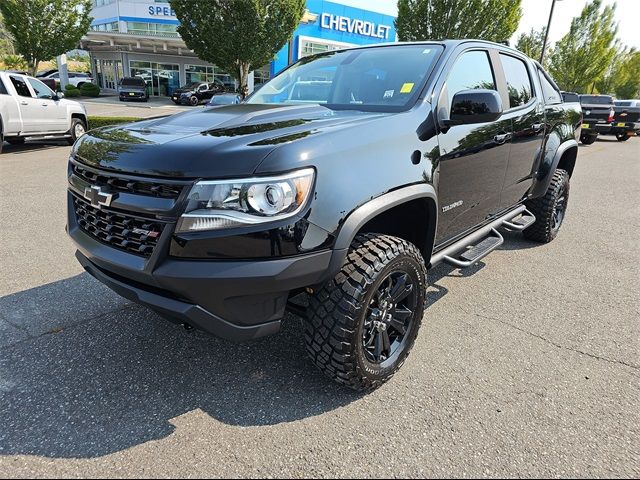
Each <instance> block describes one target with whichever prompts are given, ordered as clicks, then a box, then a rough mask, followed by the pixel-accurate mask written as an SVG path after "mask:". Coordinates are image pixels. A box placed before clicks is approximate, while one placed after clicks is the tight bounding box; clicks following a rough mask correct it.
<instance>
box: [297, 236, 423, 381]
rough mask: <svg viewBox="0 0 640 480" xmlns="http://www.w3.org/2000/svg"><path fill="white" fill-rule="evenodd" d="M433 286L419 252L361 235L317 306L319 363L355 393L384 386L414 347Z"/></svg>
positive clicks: (314, 331) (311, 327)
mask: <svg viewBox="0 0 640 480" xmlns="http://www.w3.org/2000/svg"><path fill="white" fill-rule="evenodd" d="M426 283H427V271H426V265H425V263H424V260H423V258H422V255H421V254H420V252H419V251H418V249H417V248H416V247H415V246H414V245H412V244H411V243H409V242H407V241H405V240H402V239H400V238H396V237H391V236H388V235H380V234H365V235H358V236H357V237H356V239H355V240H354V241H353V243H352V244H351V248H350V249H349V253H348V255H347V258H346V260H345V262H344V265H343V266H342V269H341V270H340V272H338V274H337V275H336V276H335V278H333V279H332V280H330V281H328V282H327V283H325V284H324V285H323V286H322V287H321V288H320V289H319V290H318V291H317V292H316V293H315V294H313V295H312V296H311V297H310V299H309V306H308V308H307V319H306V321H305V323H304V330H305V343H306V347H307V352H308V354H309V356H310V358H311V360H312V361H313V363H314V364H315V365H316V366H317V367H318V368H319V369H320V370H321V371H322V372H323V373H324V374H325V375H327V376H328V377H329V378H331V379H333V380H334V381H336V382H338V383H341V384H343V385H346V386H348V387H351V388H352V389H354V390H357V391H371V390H374V389H376V388H378V387H379V386H381V385H382V384H383V383H384V382H386V381H387V380H389V379H390V378H391V377H392V376H393V374H394V373H395V372H396V371H397V370H398V369H399V368H400V367H401V366H402V364H403V363H404V361H405V359H406V357H407V355H408V354H409V351H410V350H411V347H413V344H414V342H415V339H416V336H417V334H418V330H419V328H420V323H421V321H422V316H423V315H424V308H425V298H426V295H425V291H426Z"/></svg>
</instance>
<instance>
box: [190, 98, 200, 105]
mask: <svg viewBox="0 0 640 480" xmlns="http://www.w3.org/2000/svg"><path fill="white" fill-rule="evenodd" d="M199 103H200V100H198V97H196V96H194V95H192V96H191V97H189V105H191V106H192V107H195V106H197V105H198V104H199Z"/></svg>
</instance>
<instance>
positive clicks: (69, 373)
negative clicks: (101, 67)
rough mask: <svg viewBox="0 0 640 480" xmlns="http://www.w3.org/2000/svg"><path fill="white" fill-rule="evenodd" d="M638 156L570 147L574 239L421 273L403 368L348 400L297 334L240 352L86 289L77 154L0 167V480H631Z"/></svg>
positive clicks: (638, 394)
mask: <svg viewBox="0 0 640 480" xmlns="http://www.w3.org/2000/svg"><path fill="white" fill-rule="evenodd" d="M639 147H640V139H637V138H634V139H631V140H630V141H628V142H626V143H618V142H615V141H609V140H605V141H599V142H597V143H595V144H594V145H592V146H589V147H581V148H580V155H579V159H578V166H577V167H576V172H575V175H574V178H573V179H572V189H571V200H570V206H569V210H568V217H567V219H566V224H565V225H564V227H563V230H562V232H561V233H560V235H559V237H558V238H557V239H556V240H555V241H554V242H553V243H551V244H549V245H546V246H541V245H537V244H533V243H530V242H527V241H525V240H523V239H522V238H521V237H520V236H518V235H515V234H513V235H508V236H507V237H506V239H507V241H506V243H505V244H504V245H503V246H502V248H501V249H500V250H498V251H496V252H494V253H492V254H491V255H490V256H489V257H487V258H486V259H485V260H484V262H482V263H480V264H479V265H478V266H476V267H474V268H471V269H468V270H464V271H459V270H454V269H451V268H449V267H446V266H443V267H439V268H437V269H435V270H434V271H432V272H431V275H430V283H431V286H430V287H429V307H428V309H427V312H426V317H425V321H424V322H423V327H422V330H421V332H420V335H419V338H418V340H417V343H416V346H415V348H414V350H413V351H412V353H411V356H410V357H409V360H408V361H407V363H406V364H405V365H404V367H403V369H402V370H401V371H400V372H399V373H398V375H397V376H396V377H394V379H393V380H392V381H391V382H390V383H388V384H387V385H385V386H384V387H383V388H381V389H380V390H378V391H376V392H374V393H372V394H370V395H366V396H363V395H358V394H355V393H352V392H350V391H347V390H344V389H343V388H341V387H339V386H336V385H334V384H333V383H331V382H330V381H328V380H325V379H324V378H323V377H322V376H321V375H320V374H318V373H317V372H316V371H315V370H314V368H313V367H312V366H311V365H310V363H309V362H308V361H307V360H306V358H305V352H304V349H303V346H302V343H303V342H302V335H301V333H300V328H299V322H300V320H299V319H298V318H297V317H294V316H290V317H288V319H287V321H286V324H285V327H284V331H283V332H282V333H281V334H279V335H277V336H274V337H272V338H267V339H263V340H260V341H255V342H252V343H248V344H241V345H236V344H232V343H229V342H225V341H222V340H219V339H216V338H214V337H211V336H207V335H205V334H201V333H197V332H195V333H187V332H184V331H183V330H181V329H180V328H179V327H176V326H173V325H171V324H169V323H166V322H164V321H162V320H160V319H159V318H158V317H157V316H156V315H154V314H153V313H151V312H149V311H148V310H146V309H144V308H142V307H139V306H136V305H133V304H131V303H129V302H128V301H126V300H124V299H122V298H120V297H118V296H117V295H115V294H113V293H112V292H110V291H109V290H108V289H106V288H105V287H103V286H102V285H100V284H99V283H98V282H96V281H95V280H93V279H92V278H90V277H89V276H87V275H86V274H84V273H82V271H81V269H80V267H79V266H78V264H77V263H76V261H75V259H74V257H73V252H74V249H73V247H72V246H71V243H70V241H69V240H68V239H67V237H66V235H65V233H64V223H65V221H64V217H65V212H64V204H65V181H66V179H65V161H66V157H67V155H68V152H69V148H68V147H62V146H55V145H51V146H24V147H9V146H7V147H6V150H5V153H3V154H2V155H1V156H0V218H1V220H2V221H1V224H0V225H1V226H0V228H1V238H2V242H0V265H2V267H1V281H0V296H1V298H0V476H2V477H6V476H12V477H16V476H23V477H32V476H36V477H43V476H65V477H66V476H69V477H86V476H89V477H95V476H116V477H121V476H140V477H149V476H151V477H155V476H159V477H166V476H187V477H191V476H216V477H221V476H275V477H280V476H284V477H299V476H341V477H351V476H368V477H396V476H443V477H444V476H469V477H471V476H473V477H476V476H519V477H520V476H539V477H542V476H553V477H556V476H600V477H602V476H626V477H632V476H634V477H638V476H640V457H639V447H638V445H639V444H638V439H639V438H640V400H639V399H640V388H639V387H640V382H639V378H640V375H639V367H640V356H639V346H640V324H639V322H638V319H639V318H640V299H639V294H638V279H639V267H638V265H639V264H640V253H639V252H640V244H639V242H638V231H639V228H640V215H639V207H638V199H639V198H640V167H639V160H638V159H639V158H640V148H639Z"/></svg>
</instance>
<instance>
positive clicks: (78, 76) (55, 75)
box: [38, 70, 93, 88]
mask: <svg viewBox="0 0 640 480" xmlns="http://www.w3.org/2000/svg"><path fill="white" fill-rule="evenodd" d="M67 76H68V77H69V83H70V84H71V85H73V86H74V87H77V88H80V87H81V86H82V84H84V83H93V77H92V76H91V75H90V74H88V73H79V72H69V73H68V74H67ZM45 78H52V79H54V80H55V81H56V83H57V84H58V85H60V72H59V71H57V70H56V71H55V72H52V73H49V74H47V75H43V76H40V77H38V79H39V80H43V79H45Z"/></svg>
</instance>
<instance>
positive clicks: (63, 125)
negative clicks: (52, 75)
mask: <svg viewBox="0 0 640 480" xmlns="http://www.w3.org/2000/svg"><path fill="white" fill-rule="evenodd" d="M62 97H63V95H62V94H60V93H55V92H54V91H53V90H51V89H50V88H49V87H47V86H46V85H45V84H44V83H42V82H41V81H40V80H38V79H36V78H33V77H29V76H27V75H21V74H18V73H12V72H2V71H0V153H1V152H2V144H3V142H4V141H7V142H9V143H10V144H12V145H17V144H21V143H24V141H25V139H26V138H31V139H42V138H54V137H56V138H66V139H67V140H68V142H69V144H70V145H71V144H73V142H75V141H76V139H77V138H78V137H80V136H81V135H83V134H84V133H85V132H86V130H87V111H86V110H85V108H84V106H83V105H82V104H81V103H79V102H74V101H73V100H66V99H64V98H62Z"/></svg>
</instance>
